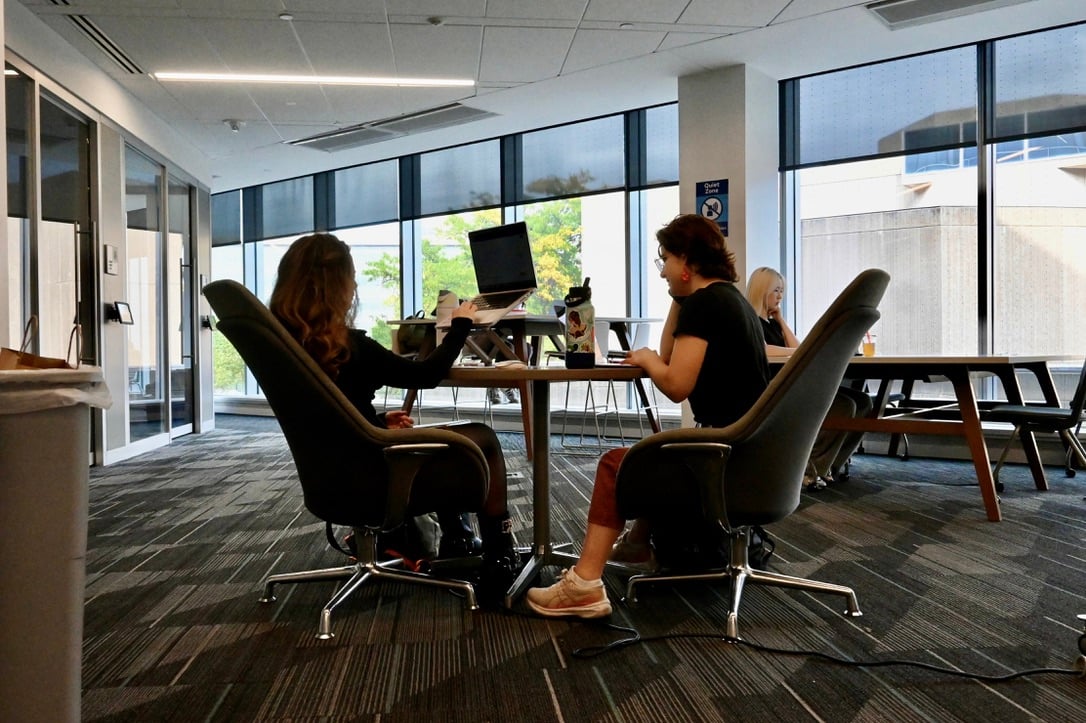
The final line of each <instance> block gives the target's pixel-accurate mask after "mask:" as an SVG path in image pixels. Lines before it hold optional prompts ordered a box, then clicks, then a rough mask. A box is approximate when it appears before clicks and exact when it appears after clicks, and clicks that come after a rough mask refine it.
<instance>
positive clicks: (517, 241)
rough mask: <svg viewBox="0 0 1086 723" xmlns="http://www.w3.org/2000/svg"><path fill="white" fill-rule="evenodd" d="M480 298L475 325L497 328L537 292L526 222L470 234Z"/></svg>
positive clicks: (476, 300)
mask: <svg viewBox="0 0 1086 723" xmlns="http://www.w3.org/2000/svg"><path fill="white" fill-rule="evenodd" d="M468 245H469V246H470V247H471V261H472V264H473V265H474V266H475V282H476V284H478V286H479V294H478V296H476V297H475V298H473V299H472V300H471V301H472V303H474V304H475V305H476V306H478V307H479V310H478V311H477V312H475V323H476V324H478V325H480V326H486V325H490V324H493V323H495V322H497V321H499V320H500V319H502V318H503V317H504V316H506V315H507V314H508V313H509V312H510V311H512V310H513V309H516V308H517V307H518V306H520V305H521V304H523V303H524V300H525V299H527V298H528V297H529V296H531V295H532V293H533V292H534V291H535V290H536V280H535V261H534V260H533V259H532V246H531V244H530V243H529V242H528V226H527V225H526V224H525V223H524V222H523V221H520V222H517V223H510V224H507V225H505V226H495V227H494V228H484V229H480V230H478V231H469V232H468Z"/></svg>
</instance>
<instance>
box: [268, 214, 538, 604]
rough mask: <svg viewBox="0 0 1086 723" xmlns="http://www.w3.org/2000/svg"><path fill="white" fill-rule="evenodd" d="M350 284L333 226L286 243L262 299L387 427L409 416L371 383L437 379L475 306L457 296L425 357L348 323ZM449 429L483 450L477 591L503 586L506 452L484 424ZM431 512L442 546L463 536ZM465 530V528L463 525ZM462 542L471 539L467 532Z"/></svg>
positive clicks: (452, 521) (348, 265)
mask: <svg viewBox="0 0 1086 723" xmlns="http://www.w3.org/2000/svg"><path fill="white" fill-rule="evenodd" d="M357 289H358V285H357V283H356V281H355V268H354V260H353V259H352V258H351V250H350V247H349V246H348V245H347V244H346V243H344V242H343V241H341V240H340V239H339V238H337V237H336V236H333V235H332V234H327V233H315V234H310V235H308V236H303V237H301V238H299V239H298V240H297V241H295V242H294V243H293V244H291V246H290V248H289V249H287V252H286V253H285V254H284V255H283V258H282V260H280V262H279V275H278V278H276V281H275V289H274V290H273V291H272V295H271V302H270V303H269V307H270V309H271V311H272V313H273V314H275V316H276V317H277V318H278V319H279V321H281V322H282V323H283V325H284V326H285V327H286V328H287V330H288V331H289V332H290V333H291V335H292V336H294V338H295V339H297V340H298V342H299V343H300V344H301V345H302V347H303V348H305V350H306V351H308V352H309V354H310V355H311V356H312V357H313V359H314V360H315V361H316V362H317V364H318V365H320V367H321V369H323V370H324V371H325V372H327V374H328V376H329V377H331V378H332V380H333V381H334V382H335V384H336V386H338V387H339V388H340V390H341V391H342V392H343V393H344V395H346V397H347V398H348V399H349V400H350V401H351V402H352V403H353V404H354V405H355V407H357V408H358V411H359V412H361V414H362V416H363V417H365V418H366V419H367V420H368V421H369V422H370V423H371V424H374V425H377V426H380V427H386V428H388V429H402V428H406V427H411V426H413V425H414V420H413V419H411V417H409V416H408V415H407V414H406V413H405V412H403V411H402V410H390V411H388V412H385V413H384V414H378V413H377V410H376V409H375V408H374V406H373V400H374V397H375V395H376V393H377V390H378V389H380V388H381V387H383V386H392V387H400V388H403V389H431V388H433V387H436V386H437V385H438V384H439V383H440V382H441V380H442V379H444V378H445V376H446V375H447V374H448V371H449V367H450V366H452V364H453V362H454V361H456V358H457V357H458V356H459V354H460V350H461V348H462V347H463V345H464V341H465V340H466V339H467V337H468V333H469V332H470V331H471V325H472V315H473V314H474V312H475V311H476V309H475V306H474V305H473V304H472V303H471V302H469V301H466V302H463V303H462V304H460V306H459V307H458V308H457V309H455V310H454V311H453V312H452V325H451V327H450V328H449V330H448V333H446V334H445V338H444V339H443V340H442V342H441V343H440V344H439V345H438V346H437V348H435V349H434V351H433V352H432V353H431V354H429V355H428V356H427V357H426V358H425V359H421V360H410V359H406V358H404V357H401V356H400V355H398V354H394V353H393V352H392V351H390V350H389V349H386V348H385V347H384V346H382V345H381V344H380V343H378V342H377V341H375V340H374V339H371V338H370V337H369V336H368V335H367V334H366V332H365V331H362V330H361V329H355V328H354V316H355V311H356V309H357V303H358V302H357V294H356V292H357ZM449 429H450V430H452V431H454V432H457V433H458V434H462V435H464V436H465V437H467V438H469V439H471V440H472V441H473V442H475V444H477V445H478V446H479V448H480V449H481V450H482V451H483V454H484V455H485V456H486V460H487V465H488V466H489V468H490V488H489V492H488V493H487V499H486V501H485V503H484V506H483V509H482V510H481V511H480V512H479V514H478V519H479V530H480V534H481V536H482V552H483V559H484V566H483V569H484V588H485V589H484V591H483V593H484V597H486V596H487V595H486V593H487V589H486V588H489V591H490V592H493V593H495V595H497V594H500V593H504V591H505V588H507V587H508V586H509V584H511V583H512V580H513V575H514V573H515V569H516V563H517V561H518V559H519V558H518V556H517V554H516V550H515V548H514V545H513V537H512V532H511V530H512V526H511V523H510V519H509V512H508V510H507V508H506V480H505V457H504V455H503V454H502V448H501V444H500V443H499V442H498V438H497V436H496V435H495V434H494V430H492V429H491V428H490V427H488V426H486V425H485V424H479V423H470V424H461V425H455V426H450V427H449ZM442 475H445V476H449V477H451V476H455V470H443V469H442V465H441V462H440V461H439V460H436V461H434V462H431V463H428V464H427V465H425V466H424V467H423V468H422V469H421V470H420V471H419V476H420V479H423V478H432V479H441V478H442ZM438 513H439V519H440V522H441V527H442V538H443V541H442V551H443V552H444V551H445V550H446V548H447V547H448V544H447V543H449V542H454V541H455V540H457V539H459V540H461V541H463V540H464V539H465V538H464V532H465V530H464V526H463V524H462V522H461V517H460V515H459V514H457V513H456V511H450V510H438ZM467 532H468V534H469V535H470V534H471V532H470V528H469V529H468V530H467ZM468 547H469V548H470V547H471V544H470V537H469V538H468ZM457 551H458V552H459V551H460V550H457ZM465 551H468V550H465Z"/></svg>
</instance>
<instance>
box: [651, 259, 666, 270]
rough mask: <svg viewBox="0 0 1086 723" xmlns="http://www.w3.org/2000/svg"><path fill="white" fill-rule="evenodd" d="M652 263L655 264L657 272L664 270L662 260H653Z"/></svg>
mask: <svg viewBox="0 0 1086 723" xmlns="http://www.w3.org/2000/svg"><path fill="white" fill-rule="evenodd" d="M653 261H655V262H656V270H657V271H663V270H664V260H663V259H661V258H655V259H653Z"/></svg>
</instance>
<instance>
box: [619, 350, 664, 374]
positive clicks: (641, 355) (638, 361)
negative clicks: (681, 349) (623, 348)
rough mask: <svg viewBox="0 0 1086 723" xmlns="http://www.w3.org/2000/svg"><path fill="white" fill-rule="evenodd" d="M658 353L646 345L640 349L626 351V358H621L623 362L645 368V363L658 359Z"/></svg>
mask: <svg viewBox="0 0 1086 723" xmlns="http://www.w3.org/2000/svg"><path fill="white" fill-rule="evenodd" d="M659 358H660V355H659V354H657V353H656V352H655V351H654V350H652V349H649V348H648V347H647V346H643V347H641V348H640V349H634V350H633V351H628V352H626V358H625V359H623V360H622V363H623V364H632V365H633V366H635V367H641V368H642V369H644V368H646V364H650V363H651V362H652V360H654V359H656V360H658V359H659Z"/></svg>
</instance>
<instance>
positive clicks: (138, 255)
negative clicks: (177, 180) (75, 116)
mask: <svg viewBox="0 0 1086 723" xmlns="http://www.w3.org/2000/svg"><path fill="white" fill-rule="evenodd" d="M162 178H163V176H162V168H161V166H159V165H158V164H157V163H155V162H154V161H152V160H151V159H149V158H147V157H146V156H144V155H143V154H142V153H140V152H139V151H136V150H135V149H133V148H132V147H131V146H126V147H125V211H126V215H127V233H126V235H125V239H126V242H127V259H128V268H127V275H128V278H127V285H128V304H129V306H130V307H131V309H132V317H133V322H134V323H133V324H132V325H131V326H127V327H126V329H127V330H128V426H129V442H135V441H137V440H141V439H146V438H148V437H153V436H155V435H158V434H162V433H164V432H166V430H167V421H166V420H167V416H166V414H167V412H166V399H167V397H166V394H167V392H168V389H167V382H166V379H165V377H164V375H163V363H162V362H163V348H164V346H165V344H164V338H163V333H162V329H163V314H162V305H161V299H162V294H163V287H164V283H165V282H164V281H163V273H162V270H163V254H162V233H161V217H162V213H161V206H162Z"/></svg>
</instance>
